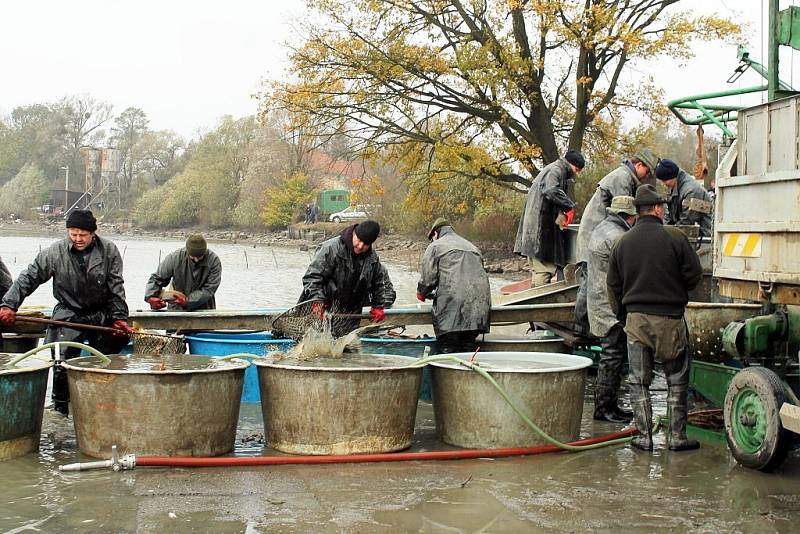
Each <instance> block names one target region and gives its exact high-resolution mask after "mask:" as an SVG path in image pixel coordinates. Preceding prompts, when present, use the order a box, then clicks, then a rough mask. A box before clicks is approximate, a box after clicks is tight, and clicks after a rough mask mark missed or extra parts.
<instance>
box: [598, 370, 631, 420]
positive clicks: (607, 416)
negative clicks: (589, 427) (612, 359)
mask: <svg viewBox="0 0 800 534" xmlns="http://www.w3.org/2000/svg"><path fill="white" fill-rule="evenodd" d="M618 387H619V383H618V380H617V384H615V383H614V380H613V379H612V377H610V376H608V372H607V371H605V370H604V368H603V366H602V364H601V368H600V369H598V371H597V380H596V381H595V386H594V419H595V420H596V421H608V422H609V423H628V422H630V420H631V417H632V416H633V413H629V414H628V416H627V417H626V416H625V414H624V413H620V412H621V411H622V410H620V408H619V406H618V405H617V388H618Z"/></svg>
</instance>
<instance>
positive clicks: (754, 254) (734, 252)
mask: <svg viewBox="0 0 800 534" xmlns="http://www.w3.org/2000/svg"><path fill="white" fill-rule="evenodd" d="M722 255H723V256H732V257H739V258H760V257H761V234H723V236H722Z"/></svg>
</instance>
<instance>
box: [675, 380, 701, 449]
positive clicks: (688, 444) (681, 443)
mask: <svg viewBox="0 0 800 534" xmlns="http://www.w3.org/2000/svg"><path fill="white" fill-rule="evenodd" d="M687 412H688V393H687V391H686V386H669V389H668V393H667V417H669V438H668V439H669V450H671V451H691V450H694V449H699V448H700V442H699V441H697V440H695V439H689V438H687V437H686V418H687V415H688V414H687Z"/></svg>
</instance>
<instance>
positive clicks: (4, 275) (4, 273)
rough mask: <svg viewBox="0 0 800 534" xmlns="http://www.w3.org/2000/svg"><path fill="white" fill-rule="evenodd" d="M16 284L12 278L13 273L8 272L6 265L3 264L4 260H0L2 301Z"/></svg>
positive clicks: (0, 295) (0, 296)
mask: <svg viewBox="0 0 800 534" xmlns="http://www.w3.org/2000/svg"><path fill="white" fill-rule="evenodd" d="M13 283H14V278H13V277H12V276H11V271H9V270H8V267H6V264H5V263H3V260H2V259H0V299H2V298H3V296H4V295H5V294H6V291H8V290H9V289H10V288H11V284H13Z"/></svg>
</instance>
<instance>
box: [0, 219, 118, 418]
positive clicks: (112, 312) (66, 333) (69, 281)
mask: <svg viewBox="0 0 800 534" xmlns="http://www.w3.org/2000/svg"><path fill="white" fill-rule="evenodd" d="M96 231H97V221H96V220H95V218H94V215H92V212H91V211H88V210H72V211H71V212H70V213H69V216H68V217H67V238H66V239H62V240H61V241H57V242H55V243H53V244H52V245H50V246H49V247H48V248H46V249H44V250H43V251H41V252H40V253H39V254H38V255H37V256H36V259H35V260H34V261H33V263H31V264H30V265H29V266H28V268H27V269H25V270H24V271H22V273H20V275H19V277H17V279H16V280H15V281H14V284H13V285H12V286H11V289H9V290H8V292H6V294H5V296H4V297H3V301H2V304H0V306H1V307H0V321H2V322H3V323H6V324H14V322H15V321H16V310H17V309H18V308H19V307H20V305H22V302H23V301H24V300H25V298H27V297H28V295H30V294H31V293H33V292H34V291H35V290H36V288H37V287H39V286H40V285H42V284H44V283H45V282H47V281H48V280H50V279H51V278H52V279H53V297H55V299H56V300H57V301H58V304H56V306H55V308H53V319H55V320H57V321H67V322H71V323H83V324H90V325H99V326H110V327H111V328H114V329H116V330H118V331H119V333H118V334H113V335H110V334H107V333H105V332H96V331H85V330H75V329H72V328H66V327H53V326H51V327H49V328H48V329H47V336H46V337H45V343H51V342H54V341H77V342H84V341H85V342H87V343H88V344H89V345H90V346H91V347H93V348H95V349H97V350H99V351H100V352H103V353H106V354H115V353H118V352H119V351H120V350H122V348H123V347H124V346H125V345H127V344H128V334H129V333H130V332H132V329H131V328H130V326H128V322H127V320H128V305H127V304H126V303H125V287H124V282H123V280H122V256H120V253H119V250H117V247H116V245H114V243H112V242H111V241H109V240H108V239H105V238H102V237H100V236H98V235H96V233H95V232H96ZM62 353H63V355H64V358H65V359H70V358H75V357H77V356H78V355H79V354H80V350H79V349H75V348H72V347H70V348H66V349H64V350H63V351H62ZM52 399H53V407H54V409H55V410H57V411H59V412H61V413H63V414H64V415H68V414H69V390H68V389H67V374H66V371H65V370H63V369H62V368H61V366H56V367H55V368H54V369H53V395H52Z"/></svg>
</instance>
